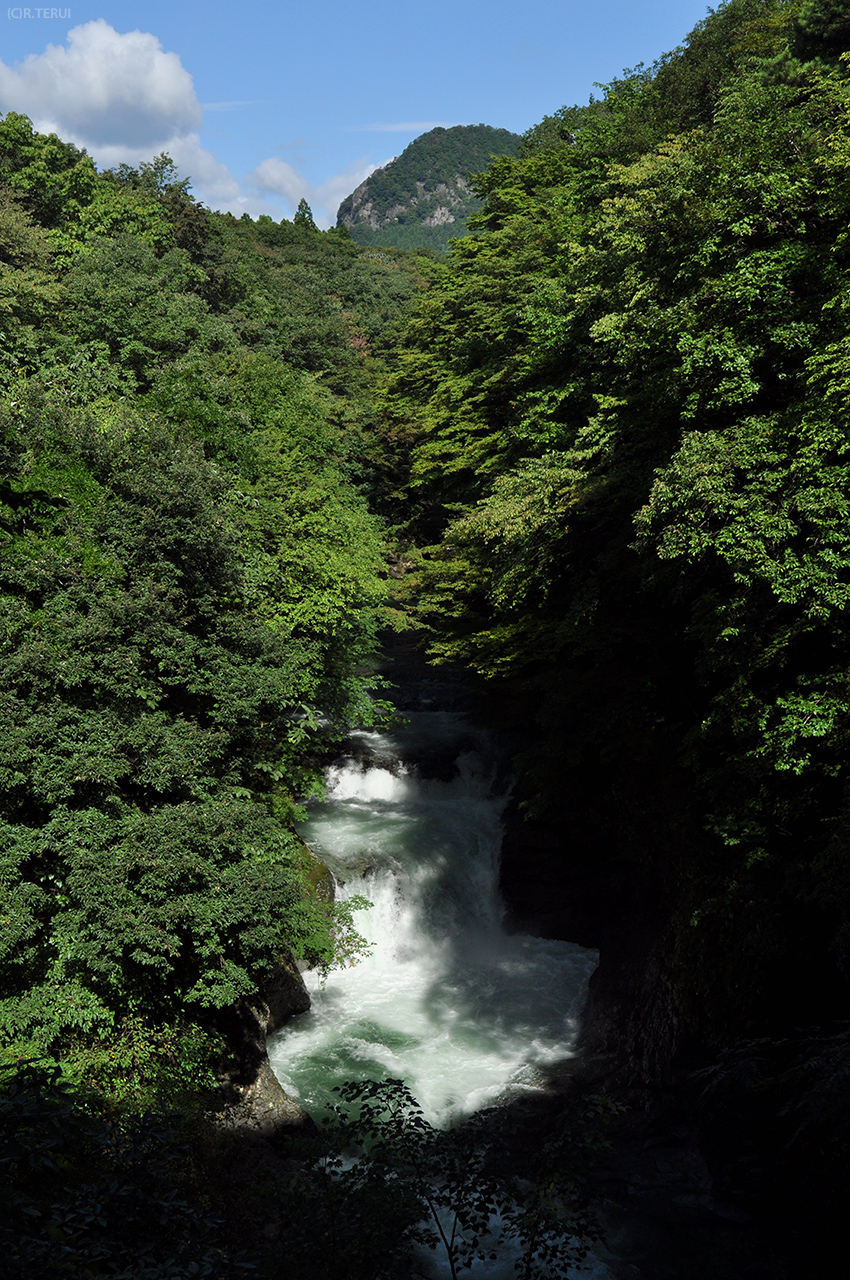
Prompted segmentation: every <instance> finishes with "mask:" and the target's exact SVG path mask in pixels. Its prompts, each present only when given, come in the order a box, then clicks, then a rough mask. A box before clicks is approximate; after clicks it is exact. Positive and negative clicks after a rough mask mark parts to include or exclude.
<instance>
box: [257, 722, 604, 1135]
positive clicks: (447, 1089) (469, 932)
mask: <svg viewBox="0 0 850 1280" xmlns="http://www.w3.org/2000/svg"><path fill="white" fill-rule="evenodd" d="M429 775H430V776H429ZM435 775H436V776H435ZM494 780H495V767H494V761H493V758H492V753H491V751H490V750H489V747H488V743H487V739H486V736H485V735H484V734H483V733H481V732H480V731H477V730H475V729H473V728H472V727H471V726H470V725H469V723H468V722H467V720H466V719H465V717H464V716H463V715H461V714H459V713H454V712H445V711H443V712H433V711H432V712H416V713H413V714H411V715H410V716H409V717H408V719H407V724H406V726H405V727H404V728H402V729H396V730H393V731H390V732H387V733H366V732H363V733H360V734H358V735H356V737H355V739H354V740H353V746H352V751H351V754H350V756H349V757H348V758H346V759H345V760H343V761H341V762H340V763H338V764H337V765H335V766H334V767H333V768H332V769H330V771H329V773H328V777H327V799H326V800H325V801H324V802H322V803H316V804H314V805H313V806H312V807H311V810H310V816H309V820H308V821H307V823H306V824H305V825H304V827H303V829H302V834H303V836H304V838H305V840H306V841H307V842H308V844H310V845H311V847H312V848H314V849H315V851H316V853H317V854H318V855H319V856H320V857H321V858H322V860H323V861H324V862H325V863H326V864H327V865H328V867H329V868H330V869H331V871H332V872H333V874H334V876H335V877H336V879H337V882H338V884H339V894H340V896H343V897H344V896H350V895H352V894H361V895H363V896H365V897H366V898H368V899H369V900H370V901H371V903H372V906H371V908H370V909H369V910H366V911H362V912H359V913H357V915H356V917H355V920H356V924H357V927H358V929H359V930H360V932H361V933H362V934H363V935H364V936H365V937H366V938H367V939H368V940H369V941H370V942H371V943H372V944H373V948H372V952H371V954H370V956H369V957H368V958H367V959H366V960H365V961H363V962H361V963H360V964H358V965H356V966H355V967H353V968H351V969H347V970H343V971H338V972H334V973H332V974H331V975H330V976H329V977H328V979H327V982H326V983H325V985H324V987H322V986H321V984H320V983H319V980H318V977H317V976H316V975H314V974H308V975H307V980H308V985H309V986H310V988H311V998H312V1001H313V1007H312V1009H311V1010H310V1011H309V1012H308V1013H305V1014H302V1015H301V1016H299V1017H297V1018H293V1019H292V1020H291V1021H290V1023H289V1024H288V1025H287V1026H286V1027H285V1028H284V1029H283V1030H282V1031H281V1032H280V1033H278V1035H277V1036H275V1037H274V1038H273V1040H272V1041H271V1043H270V1046H269V1053H270V1058H271V1062H272V1066H273V1068H274V1071H275V1073H276V1075H277V1077H278V1079H279V1080H280V1082H281V1084H282V1085H283V1087H284V1088H285V1089H286V1090H287V1092H288V1093H290V1094H292V1095H294V1096H295V1097H297V1098H299V1099H300V1101H301V1102H302V1103H303V1105H304V1106H305V1107H306V1108H307V1110H308V1111H310V1112H311V1113H312V1114H314V1115H321V1114H322V1112H323V1111H324V1109H325V1107H326V1105H327V1102H328V1101H329V1100H330V1098H331V1097H332V1094H331V1091H332V1089H333V1086H334V1085H335V1084H338V1083H340V1082H341V1081H343V1080H353V1079H367V1078H373V1079H381V1078H384V1077H386V1076H396V1077H401V1078H403V1079H404V1080H405V1081H406V1082H407V1084H408V1086H409V1087H410V1089H411V1091H412V1093H413V1094H414V1096H415V1097H416V1098H417V1100H418V1101H419V1103H420V1105H421V1106H422V1107H423V1109H424V1111H425V1114H426V1115H427V1116H428V1118H429V1119H430V1120H431V1122H432V1123H434V1124H446V1123H449V1122H450V1121H451V1120H452V1119H454V1118H457V1117H460V1116H463V1115H468V1114H470V1113H471V1112H473V1111H475V1110H478V1109H479V1108H481V1107H484V1106H487V1105H490V1104H492V1103H494V1102H497V1101H499V1100H501V1099H505V1098H507V1097H509V1096H511V1095H515V1094H516V1093H518V1092H521V1091H525V1090H533V1089H535V1088H539V1087H541V1086H542V1084H543V1083H544V1081H545V1074H546V1069H547V1067H550V1066H551V1065H552V1064H554V1063H556V1062H558V1061H560V1060H562V1059H564V1058H566V1057H570V1056H571V1055H572V1054H573V1052H574V1043H575V1035H576V1018H577V1014H578V1011H579V1008H580V1005H581V1002H582V1000H583V998H584V993H585V990H586V985H587V981H588V979H589V977H590V974H591V972H592V970H593V968H594V966H595V964H596V958H597V957H596V953H595V952H593V951H589V950H587V949H586V948H583V947H579V946H577V945H574V944H572V943H568V942H556V941H551V940H546V939H541V938H532V937H525V936H517V935H509V934H506V933H505V932H504V931H503V929H502V927H501V920H502V905H501V902H500V899H499V893H498V868H499V850H500V843H501V836H502V825H501V814H502V810H503V808H504V805H505V802H506V795H505V794H504V791H501V792H500V790H499V788H498V787H496V786H495V784H494Z"/></svg>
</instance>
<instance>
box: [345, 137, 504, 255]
mask: <svg viewBox="0 0 850 1280" xmlns="http://www.w3.org/2000/svg"><path fill="white" fill-rule="evenodd" d="M519 141H520V139H519V135H518V134H515V133H510V132H508V130H507V129H494V128H491V126H489V125H484V124H479V125H457V126H455V127H454V128H452V129H443V128H437V129H431V130H430V132H428V133H423V134H422V135H421V136H420V137H419V138H416V139H415V140H414V141H413V142H411V144H410V146H409V147H406V148H405V150H404V151H403V152H402V154H401V155H400V156H398V157H396V159H395V160H392V161H391V162H390V163H389V164H388V165H385V166H384V168H382V169H377V170H376V171H375V172H374V173H373V174H370V176H369V177H368V178H367V179H366V181H365V182H361V184H360V186H359V187H357V189H356V190H355V191H353V192H352V193H351V195H350V196H348V197H347V198H346V199H345V200H343V202H342V204H341V205H340V207H339V212H338V214H337V226H338V227H342V226H345V227H347V228H348V231H349V234H350V235H351V237H352V239H354V240H356V241H357V243H358V244H363V245H388V246H393V247H395V248H400V249H415V248H428V249H436V250H438V251H441V250H445V249H446V247H447V246H448V242H449V240H452V239H454V238H455V237H457V236H461V235H464V234H465V232H466V227H467V219H468V218H469V217H470V215H471V214H472V213H474V212H475V211H476V210H477V209H479V208H480V207H481V202H480V201H479V200H478V199H477V198H476V196H475V193H474V191H473V189H472V185H471V182H470V179H471V177H472V175H473V174H476V173H480V172H481V171H482V170H484V169H486V168H487V166H488V164H489V163H490V161H491V159H493V157H498V156H504V155H515V154H516V151H517V148H518V146H519Z"/></svg>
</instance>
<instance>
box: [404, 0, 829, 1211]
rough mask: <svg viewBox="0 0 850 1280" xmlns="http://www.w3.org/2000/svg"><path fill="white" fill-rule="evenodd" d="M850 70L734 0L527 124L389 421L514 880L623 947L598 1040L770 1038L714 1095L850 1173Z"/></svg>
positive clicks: (494, 175)
mask: <svg viewBox="0 0 850 1280" xmlns="http://www.w3.org/2000/svg"><path fill="white" fill-rule="evenodd" d="M848 57H850V14H849V13H848V8H847V5H846V3H844V2H843V0H805V3H785V2H778V0H730V2H729V3H728V4H726V5H724V6H722V7H721V8H719V9H718V10H717V12H716V13H714V14H712V15H711V16H709V17H708V18H707V19H706V21H705V22H704V23H702V24H700V26H698V27H697V28H696V30H695V31H694V32H692V33H691V35H690V37H689V38H688V40H687V42H686V43H685V44H684V45H683V46H682V48H680V49H679V50H677V51H675V52H674V53H673V54H671V55H669V56H667V57H665V58H663V59H662V60H661V61H660V62H659V63H658V64H657V65H656V66H654V67H652V68H640V69H638V70H636V71H634V72H627V73H624V75H623V77H622V79H620V80H618V81H616V82H615V83H613V84H611V85H610V86H608V87H607V89H606V90H605V92H604V95H603V96H602V97H601V98H599V99H598V100H595V101H592V102H591V103H590V104H589V105H587V106H584V107H571V108H565V109H563V110H560V111H558V112H556V113H554V114H553V115H552V116H551V117H549V118H547V119H546V120H544V121H543V122H542V123H541V124H540V125H538V126H537V127H535V128H533V129H531V130H530V131H529V132H528V134H527V135H526V136H525V138H524V141H523V146H522V152H521V155H520V156H519V157H517V158H515V159H508V158H506V159H503V160H500V161H498V162H496V163H495V164H494V165H493V166H492V167H491V168H490V170H489V171H488V172H487V174H486V175H485V176H484V177H483V178H482V179H481V181H480V183H479V190H480V193H481V195H482V196H483V198H484V200H485V205H484V209H483V210H482V212H481V213H480V214H479V215H478V216H477V217H476V218H475V219H474V220H473V222H472V228H471V229H472V234H471V235H470V236H469V237H467V238H465V239H463V240H461V241H458V242H457V243H456V244H455V245H454V247H453V249H452V252H451V254H450V264H449V269H448V272H447V274H446V276H445V277H444V278H443V279H442V280H440V281H439V282H438V283H437V285H436V286H435V288H434V289H432V290H431V291H430V293H429V294H428V296H427V297H426V298H425V299H424V301H423V302H422V304H421V305H420V307H419V309H418V312H417V315H416V317H415V319H414V321H413V324H412V326H411V328H410V330H409V332H408V336H407V339H406V342H405V345H404V347H403V349H402V351H401V354H400V357H399V360H400V368H399V370H398V372H397V374H396V376H395V378H394V380H393V382H392V385H391V388H390V392H389V395H388V398H387V401H386V406H385V413H386V422H387V424H388V429H392V430H394V431H395V433H396V437H397V436H398V433H399V431H400V430H401V429H402V426H403V425H404V426H406V429H407V430H408V431H409V433H410V434H409V443H410V448H409V453H408V454H407V459H408V463H407V465H409V493H410V495H411V503H410V506H409V508H408V511H407V512H406V513H403V512H402V511H401V509H400V508H399V510H398V513H397V515H398V518H399V519H402V518H405V517H406V518H408V519H409V521H410V523H409V526H408V528H409V533H410V537H411V540H412V542H413V543H414V544H417V545H418V547H419V551H418V553H417V559H418V569H417V573H416V587H415V591H414V602H415V609H416V611H417V613H418V617H419V619H420V621H421V622H423V623H425V624H427V625H428V626H429V627H430V628H431V636H432V640H431V652H432V654H433V656H434V657H435V658H436V659H437V660H444V659H461V660H462V661H464V662H465V663H467V664H468V665H469V666H470V667H471V668H473V669H474V670H476V671H478V672H480V673H482V674H483V675H484V676H486V677H487V678H488V679H489V681H490V684H491V688H492V689H493V690H494V691H495V693H496V694H497V696H498V697H499V699H500V705H501V710H500V713H499V714H500V715H501V717H502V719H503V720H504V719H505V718H506V717H507V719H509V720H511V719H512V721H513V723H514V725H515V726H517V727H518V728H519V729H520V730H521V732H522V734H523V740H524V744H525V745H524V747H523V748H522V751H521V754H520V756H519V759H518V765H519V767H520V769H521V777H522V782H521V797H520V798H521V802H522V809H523V812H524V813H525V815H526V817H527V818H530V819H531V820H532V822H531V824H530V825H526V826H525V828H524V829H520V830H519V833H518V834H517V835H516V836H515V837H514V840H515V844H516V847H517V853H516V856H515V859H514V861H513V862H512V861H511V860H510V858H509V859H508V861H507V864H506V866H505V883H506V887H507V888H508V889H509V891H510V892H511V893H513V894H514V895H515V901H517V902H519V903H520V905H521V909H522V910H524V911H525V912H526V918H529V919H532V920H534V919H542V920H545V921H546V922H547V925H546V927H550V928H554V929H556V930H559V929H560V930H561V931H562V936H577V935H576V934H575V933H572V934H570V933H569V932H563V931H566V930H567V929H569V928H570V927H571V926H570V923H569V921H570V911H571V910H572V912H573V916H574V917H575V918H576V919H578V920H579V924H578V925H577V926H576V927H578V928H579V930H580V936H584V937H585V938H586V940H587V941H601V944H602V959H601V968H600V972H599V975H598V977H597V979H596V981H595V983H594V989H593V996H592V1002H591V1014H590V1019H589V1025H588V1029H587V1036H588V1043H589V1044H590V1045H592V1046H593V1047H595V1048H597V1049H607V1050H608V1051H611V1050H613V1051H614V1052H615V1053H618V1054H620V1056H621V1058H625V1059H627V1060H628V1061H629V1062H630V1064H631V1068H632V1070H633V1071H634V1072H636V1073H637V1074H638V1075H639V1076H642V1077H643V1078H644V1079H647V1080H652V1081H655V1082H658V1081H663V1080H669V1078H670V1073H671V1071H672V1070H673V1069H674V1066H675V1064H676V1063H677V1062H678V1063H682V1062H683V1061H687V1060H688V1055H692V1056H691V1058H690V1060H691V1061H692V1062H694V1061H696V1062H698V1061H702V1062H705V1061H707V1058H710V1056H711V1054H720V1053H721V1052H722V1051H727V1050H728V1051H729V1052H730V1053H731V1052H732V1049H731V1046H733V1045H735V1044H738V1045H740V1044H741V1043H742V1042H744V1041H747V1040H753V1039H754V1038H756V1037H767V1040H766V1041H764V1042H763V1043H762V1044H761V1046H760V1048H759V1050H758V1051H756V1050H755V1049H752V1050H746V1049H737V1050H735V1052H736V1053H737V1054H738V1058H737V1059H735V1061H736V1062H737V1066H735V1068H734V1070H732V1067H731V1066H730V1067H729V1070H728V1072H726V1075H727V1078H728V1079H729V1080H731V1079H732V1078H734V1079H735V1080H737V1082H738V1083H737V1085H736V1087H738V1088H740V1089H742V1090H744V1091H746V1090H750V1091H752V1090H757V1089H759V1088H761V1089H762V1094H761V1095H760V1096H761V1097H762V1099H764V1097H766V1096H767V1095H768V1094H769V1093H770V1089H772V1088H773V1087H774V1086H775V1088H776V1092H775V1094H772V1095H771V1097H772V1098H773V1101H772V1102H771V1105H775V1106H776V1108H777V1111H776V1112H775V1113H774V1118H775V1117H776V1115H779V1114H784V1115H785V1117H786V1119H784V1120H778V1119H777V1120H776V1125H777V1127H778V1131H779V1132H782V1133H784V1134H785V1138H786V1140H788V1141H790V1142H792V1143H793V1142H796V1141H800V1140H801V1139H800V1135H801V1133H803V1132H804V1131H806V1130H807V1126H811V1129H809V1130H808V1132H809V1133H815V1134H817V1133H822V1132H823V1129H822V1128H821V1126H824V1125H826V1126H827V1127H828V1128H829V1129H830V1131H831V1134H832V1142H833V1143H837V1144H838V1147H839V1148H840V1151H841V1152H846V1150H847V1142H848V1128H847V1124H846V1119H847V1113H846V1109H845V1108H844V1103H841V1102H839V1100H838V1099H839V1094H840V1089H839V1082H840V1081H841V1080H842V1079H844V1078H845V1077H846V1070H847V1062H848V1055H850V1045H848V1042H847V1040H846V1036H845V1037H844V1038H842V1036H843V1035H844V1033H843V1032H841V1031H840V1028H839V1027H838V1026H837V1025H836V1020H840V1019H842V1018H846V1016H847V996H848V982H850V966H849V965H848V941H849V940H850V872H848V867H850V861H848V846H847V832H848V802H849V801H850V793H848V759H847V744H848V731H850V718H849V715H848V713H850V703H848V683H849V682H850V648H848V626H847V618H848V614H847V610H848V604H850V539H848V501H850V497H849V495H850V452H848V436H847V407H848V399H850V382H848V370H849V369H850V365H848V355H847V302H848V296H850V295H848V290H850V260H849V259H848V239H847V226H848V220H850V205H848V200H849V199H850V187H848V181H847V175H848V160H850V149H849V146H850V144H848V109H850V87H848V75H847V72H848V61H847V59H848ZM411 424H415V425H411ZM399 465H401V463H399ZM529 708H534V709H535V710H533V711H530V710H529ZM600 885H601V886H602V887H601V890H600ZM588 892H589V893H590V896H591V897H593V899H594V901H598V893H599V892H601V894H602V897H603V900H604V901H605V902H606V904H607V905H606V908H605V910H604V912H603V919H601V920H600V918H599V915H598V913H597V915H596V916H595V918H594V919H592V920H590V919H586V920H585V922H584V923H582V922H581V908H580V907H579V908H578V910H576V900H578V901H579V902H580V901H581V899H582V895H583V894H584V895H585V896H587V894H588ZM559 911H560V915H559ZM803 957H805V960H803ZM825 1028H827V1029H828V1031H827V1030H825ZM806 1029H808V1030H806ZM833 1036H834V1037H837V1038H833V1039H831V1038H830V1037H833ZM787 1037H791V1039H790V1040H789V1039H787ZM780 1044H781V1045H782V1047H781V1048H780V1047H779V1045H780ZM771 1046H772V1047H771ZM748 1054H749V1056H748ZM683 1055H684V1056H683ZM735 1072H738V1073H739V1074H738V1075H737V1076H736V1075H735ZM721 1074H723V1073H721ZM780 1077H781V1080H782V1082H783V1083H782V1085H781V1087H780V1086H779V1085H778V1084H777V1080H779V1079H780ZM758 1081H761V1084H758V1083H757V1082H758ZM766 1081H768V1082H770V1083H765V1082H766ZM730 1087H731V1085H730ZM783 1090H785V1092H784V1093H783ZM777 1098H778V1099H779V1100H778V1101H777ZM760 1105H761V1104H760ZM783 1108H784V1109H785V1110H784V1113H783V1111H782V1109H783ZM788 1115H793V1116H795V1117H796V1119H795V1122H794V1126H792V1125H791V1123H790V1121H789V1120H788V1119H787V1117H788ZM794 1134H796V1137H795V1136H794ZM813 1141H814V1142H815V1145H816V1143H817V1139H814V1140H813ZM813 1150H814V1148H809V1149H808V1154H807V1155H806V1156H805V1157H803V1156H802V1155H801V1156H800V1159H801V1161H802V1162H803V1164H806V1161H809V1160H811V1159H812V1158H813ZM840 1158H842V1157H841V1156H839V1159H840ZM806 1167H809V1166H808V1165H806ZM829 1167H830V1169H833V1170H834V1169H835V1168H837V1166H836V1165H834V1164H830V1166H829ZM818 1185H819V1186H820V1187H821V1190H823V1184H822V1182H820V1181H819V1182H818Z"/></svg>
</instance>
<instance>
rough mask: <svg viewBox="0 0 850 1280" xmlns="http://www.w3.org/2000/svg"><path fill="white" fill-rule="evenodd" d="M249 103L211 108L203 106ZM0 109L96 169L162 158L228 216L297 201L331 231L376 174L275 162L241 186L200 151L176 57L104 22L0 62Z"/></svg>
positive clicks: (289, 206)
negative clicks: (68, 146)
mask: <svg viewBox="0 0 850 1280" xmlns="http://www.w3.org/2000/svg"><path fill="white" fill-rule="evenodd" d="M248 105H251V104H249V103H248V102H217V103H209V104H207V109H208V110H211V111H213V110H230V109H238V108H239V107H241V106H248ZM0 111H20V112H22V113H24V114H25V115H28V116H29V117H30V119H31V120H32V122H33V125H34V126H35V128H36V129H37V130H38V131H39V132H41V133H57V134H58V135H59V137H60V138H63V139H64V140H65V141H67V142H73V143H76V145H77V146H79V147H84V148H85V149H86V150H87V151H88V152H89V153H90V155H92V156H93V157H94V159H95V160H96V162H97V163H98V164H99V165H100V166H101V167H103V168H112V167H113V166H115V165H117V164H130V165H139V164H140V163H141V162H142V161H146V160H150V159H151V158H152V157H153V156H155V155H157V154H158V153H159V152H161V151H165V152H167V153H168V155H170V156H171V158H172V159H173V160H174V162H175V164H176V165H177V168H178V170H179V172H180V173H181V174H183V175H186V176H188V177H189V178H190V180H191V183H192V188H193V190H194V192H195V194H196V196H197V197H198V198H199V199H201V200H202V201H203V202H204V203H205V204H207V205H209V206H210V207H211V208H213V209H221V210H228V211H229V212H231V213H234V214H236V215H237V216H238V215H239V214H241V213H249V214H251V216H252V217H257V215H258V214H260V213H267V214H269V215H270V216H271V217H273V218H275V219H279V218H280V217H281V216H282V214H284V213H286V214H288V216H290V217H291V215H292V213H293V212H294V210H295V209H296V208H297V206H298V201H299V200H300V199H302V197H303V198H304V199H305V200H307V202H308V204H309V205H310V207H311V209H312V210H313V216H314V217H315V219H316V222H317V224H318V225H319V226H323V227H328V226H333V225H334V223H335V222H336V211H337V209H338V207H339V205H340V202H341V201H342V200H343V199H344V198H345V196H347V195H349V194H350V192H352V191H353V190H354V188H355V187H357V186H359V184H360V183H361V182H362V181H363V180H364V178H366V177H368V175H369V174H370V173H372V172H374V170H375V169H376V168H378V167H379V166H377V165H374V164H369V163H367V161H366V160H365V159H361V160H358V161H355V162H354V164H352V165H350V166H349V167H348V168H347V169H346V170H345V172H344V173H340V174H337V175H335V176H333V177H330V178H328V179H327V180H326V181H324V182H322V183H319V184H318V185H316V184H314V183H310V182H309V181H308V180H307V179H306V178H305V177H304V175H303V174H302V173H301V172H300V171H299V170H298V169H296V168H294V167H293V166H292V165H291V164H289V163H288V162H287V161H285V160H281V159H280V158H279V157H276V156H274V157H270V158H269V159H267V160H263V161H262V162H261V163H260V164H259V165H258V166H257V167H256V169H254V170H253V172H252V173H249V174H248V175H247V177H246V178H245V179H243V180H242V181H240V180H239V179H237V178H236V177H235V176H234V174H233V173H232V172H231V171H230V170H229V169H228V168H227V166H226V165H224V164H222V162H221V161H220V160H219V159H218V157H217V156H215V155H214V154H213V152H211V151H208V150H206V149H205V148H204V147H203V146H202V145H201V140H200V137H199V134H198V130H199V128H200V126H201V124H202V121H203V107H202V105H201V103H199V102H198V99H197V95H196V94H195V86H194V83H193V81H192V77H191V75H190V74H189V72H188V71H187V70H186V68H185V67H184V66H183V64H182V63H181V61H180V58H179V56H178V54H176V53H167V52H166V51H165V50H164V49H163V47H162V45H161V43H160V41H159V40H158V39H157V37H156V36H154V35H151V34H150V33H149V32H144V31H129V32H125V33H124V34H121V33H119V32H118V31H116V30H115V28H114V27H112V26H110V24H109V23H108V22H106V21H105V20H104V19H103V18H98V19H97V21H94V22H86V23H84V24H83V25H81V26H78V27H74V28H73V29H72V30H71V31H69V32H68V42H67V47H65V46H61V45H52V44H51V45H48V46H47V48H46V49H45V51H44V53H40V54H30V55H29V56H28V57H27V58H25V59H24V61H23V62H21V63H16V64H15V65H14V66H6V65H5V64H4V63H3V62H0ZM373 127H375V128H379V129H384V128H386V129H389V130H390V131H393V130H395V129H414V130H419V129H425V128H431V127H433V126H431V125H428V124H427V123H426V124H423V125H397V126H396V125H388V126H373ZM384 163H387V162H386V161H385V162H384ZM281 202H283V203H284V205H285V208H282V207H281Z"/></svg>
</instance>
